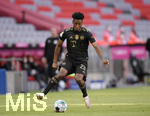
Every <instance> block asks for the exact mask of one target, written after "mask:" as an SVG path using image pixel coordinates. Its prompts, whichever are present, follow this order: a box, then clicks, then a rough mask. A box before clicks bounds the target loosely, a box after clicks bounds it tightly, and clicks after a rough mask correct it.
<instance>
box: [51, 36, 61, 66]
mask: <svg viewBox="0 0 150 116" xmlns="http://www.w3.org/2000/svg"><path fill="white" fill-rule="evenodd" d="M62 44H63V41H62V40H61V39H59V40H58V43H57V45H56V47H55V51H54V59H53V65H52V67H53V68H54V69H57V58H58V55H59V52H60V49H61V46H62Z"/></svg>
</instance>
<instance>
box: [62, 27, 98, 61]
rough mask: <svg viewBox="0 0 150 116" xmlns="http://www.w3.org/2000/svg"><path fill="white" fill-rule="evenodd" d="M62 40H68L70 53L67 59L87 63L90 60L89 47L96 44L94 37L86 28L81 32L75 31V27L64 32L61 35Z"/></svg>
mask: <svg viewBox="0 0 150 116" xmlns="http://www.w3.org/2000/svg"><path fill="white" fill-rule="evenodd" d="M60 39H61V40H62V41H64V40H65V39H66V40H67V50H68V53H67V54H66V57H68V58H71V59H73V60H75V61H83V62H86V61H87V60H88V45H89V41H90V42H91V43H93V42H95V39H94V37H93V35H92V34H91V33H90V32H89V31H88V30H87V29H85V28H84V27H82V28H81V31H80V32H78V31H74V30H73V27H71V28H68V29H66V30H64V31H63V32H62V33H61V34H60Z"/></svg>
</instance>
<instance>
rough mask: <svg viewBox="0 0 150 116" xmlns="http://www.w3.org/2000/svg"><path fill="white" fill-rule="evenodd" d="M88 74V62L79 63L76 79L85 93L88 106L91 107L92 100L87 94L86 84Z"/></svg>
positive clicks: (84, 96)
mask: <svg viewBox="0 0 150 116" xmlns="http://www.w3.org/2000/svg"><path fill="white" fill-rule="evenodd" d="M86 76H87V63H83V64H79V65H77V66H76V75H75V80H76V82H77V83H78V85H79V87H80V89H81V91H82V93H83V98H84V101H85V104H86V107H87V108H90V107H91V102H90V99H89V96H88V94H87V90H86V84H85V79H86Z"/></svg>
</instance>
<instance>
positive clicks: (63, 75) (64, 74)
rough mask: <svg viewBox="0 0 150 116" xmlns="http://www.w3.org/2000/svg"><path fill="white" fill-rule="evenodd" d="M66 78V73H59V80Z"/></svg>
mask: <svg viewBox="0 0 150 116" xmlns="http://www.w3.org/2000/svg"><path fill="white" fill-rule="evenodd" d="M65 76H66V73H65V72H63V71H62V72H59V73H58V75H57V78H58V79H59V80H61V79H63V78H64V77H65Z"/></svg>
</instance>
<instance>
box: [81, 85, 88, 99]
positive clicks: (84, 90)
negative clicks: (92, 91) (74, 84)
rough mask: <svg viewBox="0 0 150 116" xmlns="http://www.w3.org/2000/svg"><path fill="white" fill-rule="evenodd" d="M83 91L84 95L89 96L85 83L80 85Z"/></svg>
mask: <svg viewBox="0 0 150 116" xmlns="http://www.w3.org/2000/svg"><path fill="white" fill-rule="evenodd" d="M80 89H81V91H82V93H83V97H86V96H87V92H86V85H85V83H84V84H83V85H82V86H81V87H80Z"/></svg>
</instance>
